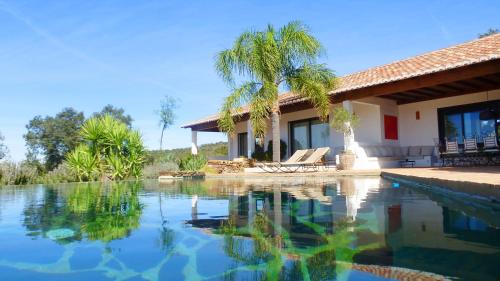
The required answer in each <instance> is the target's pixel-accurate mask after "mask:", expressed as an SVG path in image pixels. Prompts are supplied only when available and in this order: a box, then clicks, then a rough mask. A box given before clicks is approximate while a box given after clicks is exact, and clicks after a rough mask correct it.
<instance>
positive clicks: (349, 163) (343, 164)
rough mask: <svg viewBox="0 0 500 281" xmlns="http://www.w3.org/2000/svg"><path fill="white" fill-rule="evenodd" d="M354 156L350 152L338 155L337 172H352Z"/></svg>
mask: <svg viewBox="0 0 500 281" xmlns="http://www.w3.org/2000/svg"><path fill="white" fill-rule="evenodd" d="M354 161H356V155H355V154H354V153H352V152H350V151H348V152H344V153H342V154H340V155H339V170H352V168H353V167H354Z"/></svg>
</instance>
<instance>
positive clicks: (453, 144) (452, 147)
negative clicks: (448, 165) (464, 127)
mask: <svg viewBox="0 0 500 281" xmlns="http://www.w3.org/2000/svg"><path fill="white" fill-rule="evenodd" d="M443 154H458V141H456V140H455V141H448V140H446V151H445V152H443Z"/></svg>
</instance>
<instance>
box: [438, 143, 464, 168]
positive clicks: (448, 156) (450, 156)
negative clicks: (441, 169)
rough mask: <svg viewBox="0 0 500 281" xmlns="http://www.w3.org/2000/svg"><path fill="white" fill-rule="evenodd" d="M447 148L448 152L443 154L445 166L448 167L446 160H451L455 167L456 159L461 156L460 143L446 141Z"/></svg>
mask: <svg viewBox="0 0 500 281" xmlns="http://www.w3.org/2000/svg"><path fill="white" fill-rule="evenodd" d="M445 148H446V150H445V151H444V152H442V153H441V159H443V166H446V160H449V161H450V162H451V165H452V166H454V165H455V158H456V157H457V156H459V155H460V154H459V151H458V141H457V140H454V141H449V140H447V139H446V140H445Z"/></svg>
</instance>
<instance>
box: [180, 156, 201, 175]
mask: <svg viewBox="0 0 500 281" xmlns="http://www.w3.org/2000/svg"><path fill="white" fill-rule="evenodd" d="M207 162H208V161H207V158H206V157H205V156H203V155H200V154H198V155H188V156H186V157H184V158H182V159H181V160H180V162H179V168H180V169H181V171H190V172H198V171H200V170H201V169H203V167H205V166H206V165H207Z"/></svg>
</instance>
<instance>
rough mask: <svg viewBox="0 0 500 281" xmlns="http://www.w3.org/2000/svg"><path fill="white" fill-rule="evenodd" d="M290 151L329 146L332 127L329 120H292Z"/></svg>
mask: <svg viewBox="0 0 500 281" xmlns="http://www.w3.org/2000/svg"><path fill="white" fill-rule="evenodd" d="M289 128H290V142H289V143H290V152H291V154H293V153H295V151H297V150H300V149H309V148H318V147H327V146H329V143H330V142H329V139H330V127H329V126H328V123H327V122H322V121H320V120H318V119H307V120H299V121H294V122H290V126H289Z"/></svg>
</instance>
